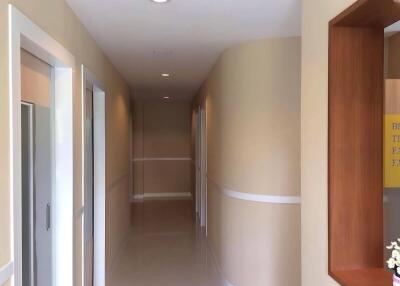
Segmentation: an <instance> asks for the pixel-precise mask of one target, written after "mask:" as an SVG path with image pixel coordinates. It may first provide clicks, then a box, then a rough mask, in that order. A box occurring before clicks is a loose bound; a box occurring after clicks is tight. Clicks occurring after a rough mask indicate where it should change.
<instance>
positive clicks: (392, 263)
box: [386, 239, 400, 280]
mask: <svg viewBox="0 0 400 286" xmlns="http://www.w3.org/2000/svg"><path fill="white" fill-rule="evenodd" d="M399 243H400V239H397V241H395V242H392V243H391V244H390V245H389V246H387V247H386V248H387V249H389V250H392V257H391V258H390V259H389V260H388V261H387V265H388V268H389V269H391V270H392V271H393V272H394V275H395V276H396V277H397V280H398V278H400V246H399Z"/></svg>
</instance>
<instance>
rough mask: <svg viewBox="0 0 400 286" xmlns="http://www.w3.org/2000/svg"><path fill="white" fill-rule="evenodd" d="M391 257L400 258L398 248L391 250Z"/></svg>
mask: <svg viewBox="0 0 400 286" xmlns="http://www.w3.org/2000/svg"><path fill="white" fill-rule="evenodd" d="M392 258H394V259H396V260H400V251H398V250H393V251H392Z"/></svg>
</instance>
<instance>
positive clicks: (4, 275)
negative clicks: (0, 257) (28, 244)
mask: <svg viewBox="0 0 400 286" xmlns="http://www.w3.org/2000/svg"><path fill="white" fill-rule="evenodd" d="M13 274H14V262H13V261H10V262H9V263H7V264H6V265H4V266H2V267H1V268H0V285H3V284H4V283H6V282H7V281H8V280H10V279H11V277H12V276H13Z"/></svg>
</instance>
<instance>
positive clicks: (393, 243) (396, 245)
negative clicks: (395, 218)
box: [386, 239, 400, 250]
mask: <svg viewBox="0 0 400 286" xmlns="http://www.w3.org/2000/svg"><path fill="white" fill-rule="evenodd" d="M398 240H399V242H400V239H398ZM386 248H387V249H397V250H400V247H399V245H398V244H397V242H396V241H394V242H392V243H391V244H390V245H389V246H387V247H386Z"/></svg>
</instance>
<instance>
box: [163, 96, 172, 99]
mask: <svg viewBox="0 0 400 286" xmlns="http://www.w3.org/2000/svg"><path fill="white" fill-rule="evenodd" d="M163 98H164V99H171V97H169V96H164V97H163Z"/></svg>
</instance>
